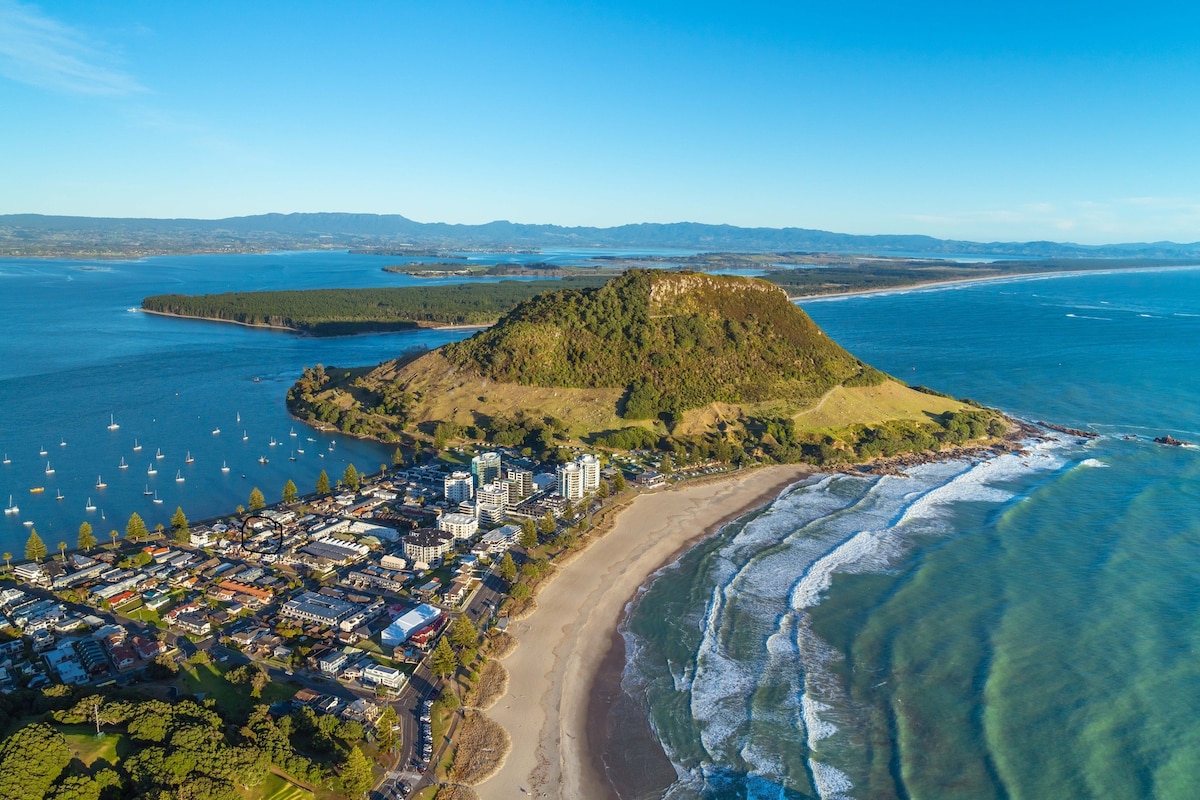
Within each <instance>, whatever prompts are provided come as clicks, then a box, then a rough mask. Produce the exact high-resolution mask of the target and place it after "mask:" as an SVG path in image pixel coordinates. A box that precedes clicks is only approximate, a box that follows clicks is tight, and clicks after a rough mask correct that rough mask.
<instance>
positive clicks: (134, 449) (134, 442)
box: [133, 439, 142, 453]
mask: <svg viewBox="0 0 1200 800" xmlns="http://www.w3.org/2000/svg"><path fill="white" fill-rule="evenodd" d="M141 449H142V446H141V445H140V444H138V440H137V439H134V440H133V452H135V453H136V452H137V451H138V450H141Z"/></svg>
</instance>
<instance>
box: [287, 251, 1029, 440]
mask: <svg viewBox="0 0 1200 800" xmlns="http://www.w3.org/2000/svg"><path fill="white" fill-rule="evenodd" d="M288 402H289V407H290V408H291V410H292V411H293V413H294V414H296V415H297V416H299V417H300V418H302V419H306V420H309V421H312V422H314V423H325V424H329V425H333V426H335V427H338V428H339V429H341V430H344V431H347V432H350V433H354V434H357V435H362V436H370V437H375V438H379V439H382V440H384V441H395V442H401V443H404V444H406V445H411V446H418V447H431V448H433V449H441V448H443V447H445V446H446V445H447V444H448V443H449V442H451V441H454V440H458V439H467V440H474V441H486V442H489V443H493V444H499V445H507V446H516V447H525V448H528V449H529V452H530V453H532V454H534V455H538V456H541V457H543V458H553V457H554V455H555V453H556V451H557V450H558V448H560V447H561V446H563V445H577V444H580V443H587V444H589V445H591V446H598V447H608V448H612V449H634V448H647V447H649V448H655V447H657V448H660V449H665V450H670V451H673V452H675V453H676V454H677V455H679V456H681V457H685V458H688V459H691V458H716V459H718V460H721V461H742V460H770V461H812V462H816V463H837V462H845V461H855V460H862V459H866V458H871V457H874V456H878V455H895V454H898V453H904V452H913V451H926V450H931V449H938V448H940V447H942V446H943V445H949V444H962V443H965V442H967V441H972V440H979V439H982V438H986V437H989V436H995V435H998V434H1001V433H1003V432H1004V430H1005V428H1006V426H1005V424H1004V423H1003V422H1002V421H1001V419H1000V417H999V415H998V414H996V412H992V411H989V410H986V409H979V408H973V407H970V406H968V405H966V404H964V403H962V402H960V401H957V400H953V399H951V398H948V397H944V396H939V395H935V394H930V393H927V392H918V391H916V390H913V389H911V388H909V387H907V386H904V385H903V384H901V383H899V382H897V381H895V380H893V379H891V378H890V377H888V376H886V375H884V374H883V373H881V372H878V371H877V370H875V369H873V368H871V367H870V366H867V365H865V364H863V363H862V362H860V361H858V360H857V359H856V358H854V356H852V355H851V354H849V353H847V352H846V351H845V350H844V349H842V348H841V347H840V346H838V345H837V344H836V343H835V342H833V341H831V340H830V339H829V338H828V337H827V336H826V335H825V334H824V333H823V332H822V331H821V330H820V329H819V328H818V327H817V326H816V325H815V324H814V323H813V322H812V320H811V319H809V317H808V316H807V315H806V314H805V313H804V312H803V311H801V310H800V309H799V308H797V307H796V306H795V305H793V304H792V303H790V302H788V299H787V296H786V295H785V294H784V292H783V291H782V290H780V289H779V288H777V287H775V286H773V285H771V284H769V283H766V282H764V281H760V280H755V279H752V278H738V277H729V276H713V275H704V274H697V273H687V272H660V271H641V270H633V271H630V272H629V273H627V274H625V275H623V276H621V277H620V278H617V279H614V280H612V281H610V282H609V283H607V284H605V285H604V286H602V287H599V288H594V289H586V290H583V291H574V290H560V291H554V292H548V293H546V294H543V295H540V296H538V297H535V298H533V299H531V300H529V301H527V302H524V303H522V304H520V305H519V306H517V308H516V309H514V310H513V311H512V312H511V313H509V314H508V315H506V316H505V317H503V318H502V319H501V320H500V321H499V322H498V323H497V324H496V325H494V326H493V327H491V328H490V329H488V330H486V331H480V332H479V333H477V334H475V335H474V336H472V337H471V338H469V339H466V340H464V341H462V342H458V343H455V344H451V345H447V346H445V347H442V348H440V349H439V350H437V351H434V352H432V353H426V354H422V355H416V356H409V357H407V358H402V359H397V360H394V361H390V362H386V363H384V364H381V365H380V366H378V367H375V368H360V369H352V370H340V369H334V368H329V369H325V368H323V367H316V368H313V369H307V370H305V373H304V375H303V377H302V378H301V379H300V380H299V381H298V382H297V383H296V385H295V386H293V387H292V389H291V390H290V391H289V393H288Z"/></svg>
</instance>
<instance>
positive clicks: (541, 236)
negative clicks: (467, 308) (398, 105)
mask: <svg viewBox="0 0 1200 800" xmlns="http://www.w3.org/2000/svg"><path fill="white" fill-rule="evenodd" d="M306 247H329V248H332V247H394V248H404V247H413V248H435V249H445V250H449V249H455V248H466V249H482V248H526V249H535V248H548V247H609V248H679V249H689V250H691V249H696V250H721V251H733V252H738V251H742V252H747V251H770V252H777V251H806V252H826V253H866V254H917V253H920V254H930V255H957V256H993V257H1025V258H1176V259H1177V258H1190V257H1193V256H1200V242H1193V243H1190V244H1178V243H1175V242H1133V243H1127V244H1106V245H1080V244H1071V243H1061V242H1047V241H1037V242H968V241H962V240H956V239H936V238H934V237H932V236H916V235H879V236H857V235H852V234H845V233H832V232H830V231H820V230H811V229H808V228H739V227H737V226H734V225H706V224H702V223H696V222H673V223H665V224H661V223H640V224H636V225H620V226H617V227H613V228H590V227H574V228H571V227H563V226H560V225H527V224H521V223H515V222H507V221H497V222H489V223H487V224H484V225H452V224H448V223H444V222H428V223H427V222H415V221H413V220H411V219H408V218H407V217H403V216H400V215H398V214H342V213H320V214H260V215H256V216H249V217H229V218H226V219H217V220H206V219H122V218H110V217H59V216H43V215H40V214H8V215H0V255H9V256H14V255H55V254H60V253H68V252H78V253H91V254H97V255H101V254H104V253H106V252H112V253H126V254H127V253H154V252H159V253H166V252H227V251H228V252H233V251H247V250H261V249H272V248H293V249H294V248H306Z"/></svg>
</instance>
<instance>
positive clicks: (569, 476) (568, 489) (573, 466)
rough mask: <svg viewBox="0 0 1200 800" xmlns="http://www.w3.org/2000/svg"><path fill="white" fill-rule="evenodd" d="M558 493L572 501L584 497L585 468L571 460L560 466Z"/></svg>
mask: <svg viewBox="0 0 1200 800" xmlns="http://www.w3.org/2000/svg"><path fill="white" fill-rule="evenodd" d="M558 493H559V494H560V495H562V496H563V497H564V498H565V499H567V500H569V501H570V502H572V503H573V502H575V501H576V500H582V499H583V494H584V492H583V468H582V467H580V466H579V462H577V461H571V462H570V463H567V464H560V465H559V467H558Z"/></svg>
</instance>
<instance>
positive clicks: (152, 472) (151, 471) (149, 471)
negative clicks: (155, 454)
mask: <svg viewBox="0 0 1200 800" xmlns="http://www.w3.org/2000/svg"><path fill="white" fill-rule="evenodd" d="M146 474H147V475H157V474H158V470H156V469H155V468H154V462H153V461H151V462H150V466H148V467H146Z"/></svg>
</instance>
